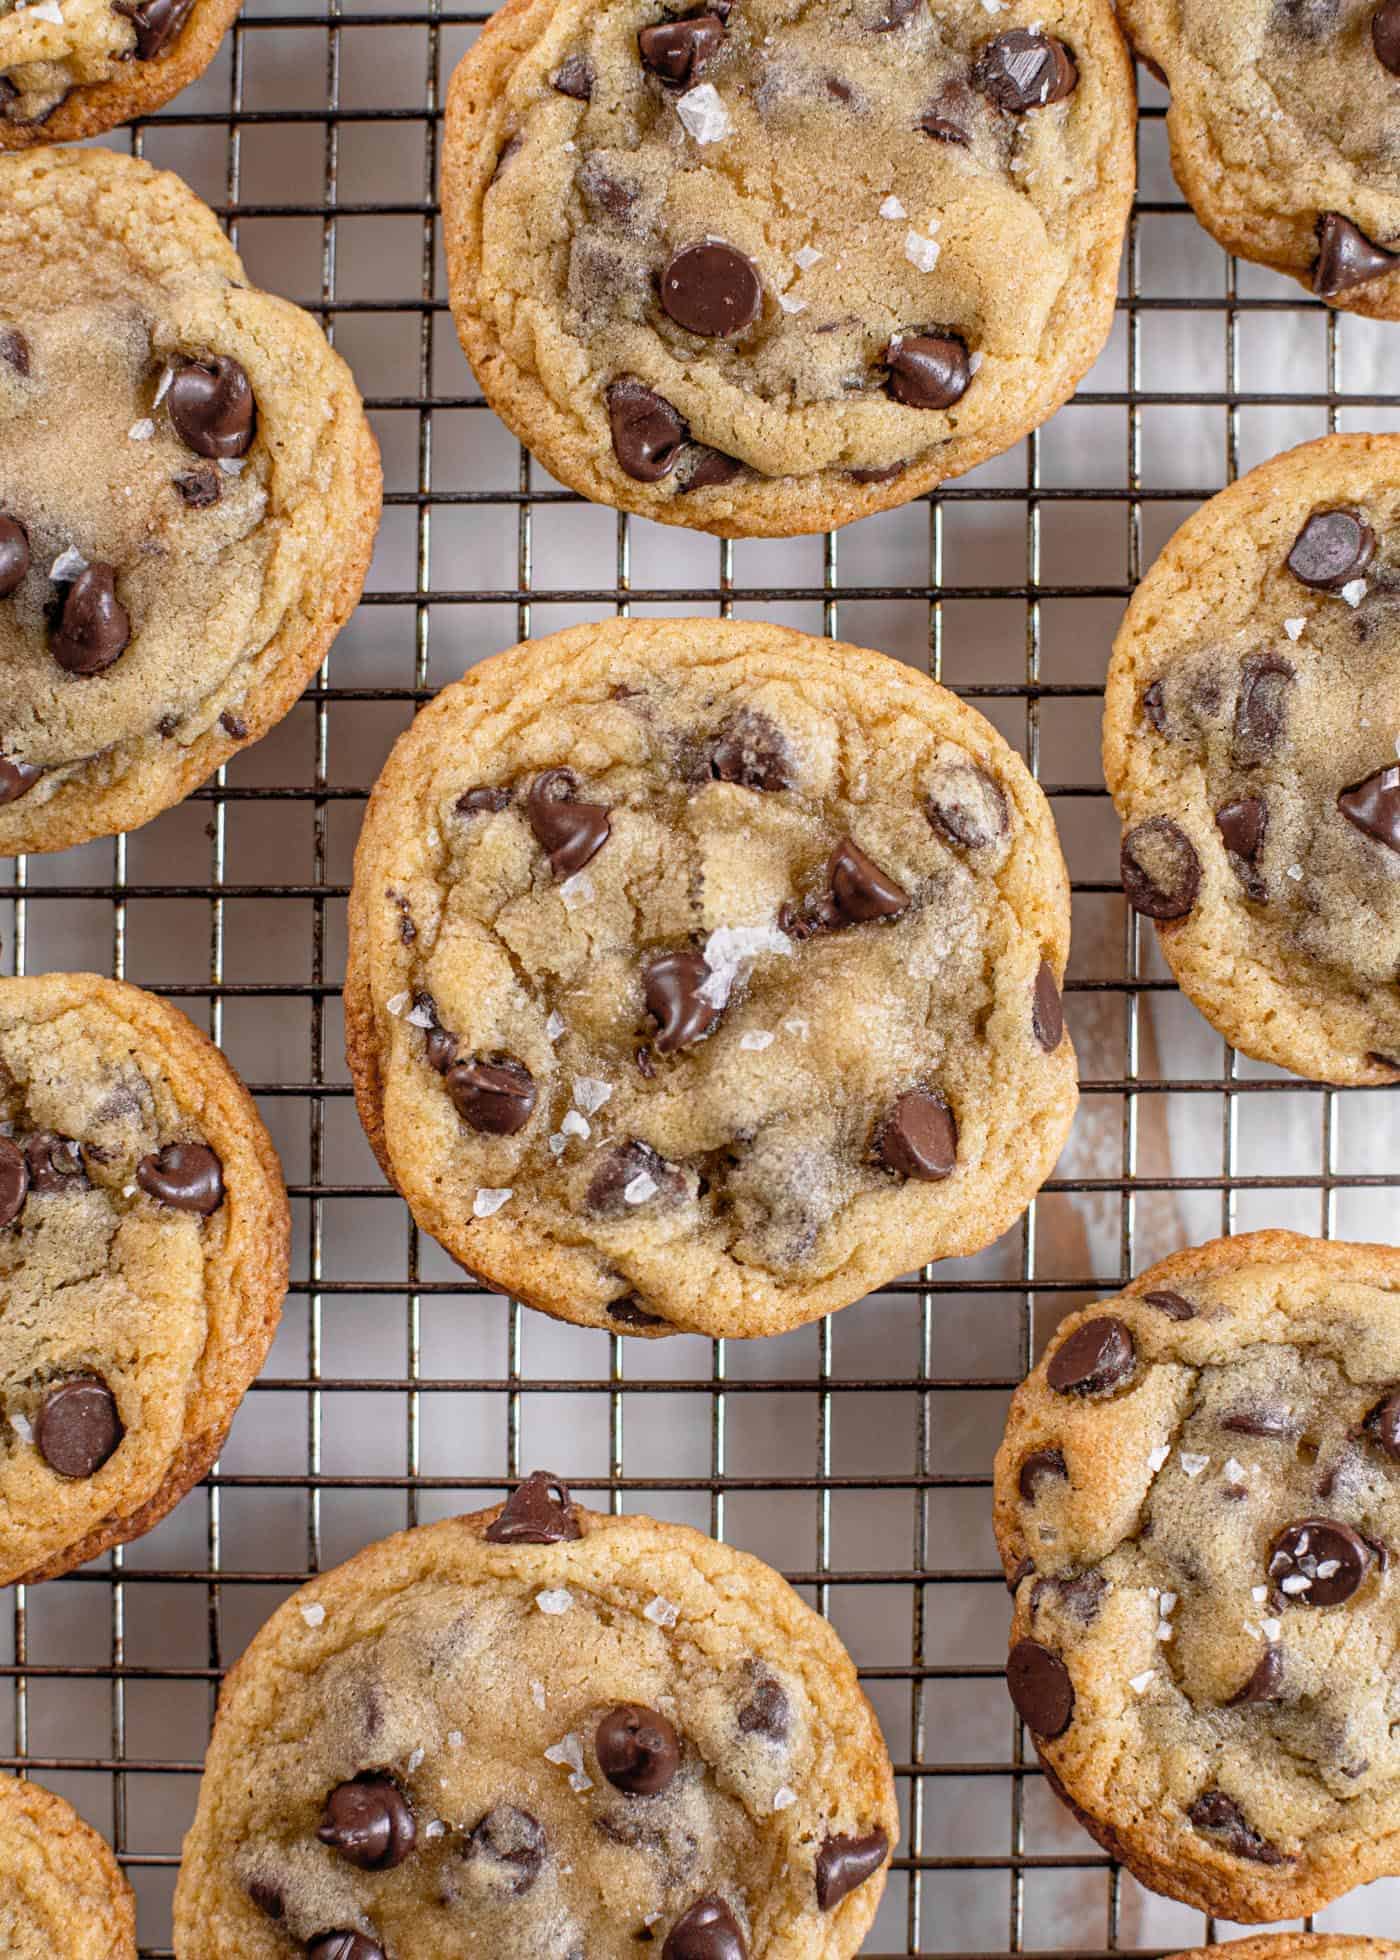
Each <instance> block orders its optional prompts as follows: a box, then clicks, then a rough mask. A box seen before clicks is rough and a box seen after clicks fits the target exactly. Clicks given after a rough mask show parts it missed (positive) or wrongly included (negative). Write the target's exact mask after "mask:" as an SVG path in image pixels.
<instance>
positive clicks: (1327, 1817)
mask: <svg viewBox="0 0 1400 1960" xmlns="http://www.w3.org/2000/svg"><path fill="white" fill-rule="evenodd" d="M996 1530H997V1541H998V1544H999V1545H1000V1548H1001V1555H1002V1560H1003V1562H1004V1564H1005V1567H1006V1572H1007V1575H1008V1582H1009V1584H1010V1585H1011V1587H1012V1590H1013V1593H1014V1596H1015V1618H1014V1623H1013V1626H1012V1632H1011V1651H1010V1655H1009V1658H1008V1661H1007V1685H1008V1687H1009V1688H1010V1690H1011V1698H1012V1700H1013V1702H1014V1703H1015V1705H1016V1709H1017V1712H1018V1713H1019V1714H1020V1716H1021V1718H1022V1720H1023V1721H1024V1722H1025V1724H1026V1726H1027V1728H1028V1729H1029V1730H1030V1731H1031V1733H1032V1735H1033V1736H1034V1737H1035V1742H1036V1747H1037V1748H1038V1750H1039V1751H1040V1755H1041V1760H1042V1762H1043V1764H1044V1766H1045V1772H1046V1775H1047V1777H1048V1778H1049V1779H1050V1781H1051V1783H1052V1785H1053V1787H1054V1788H1055V1790H1056V1792H1057V1793H1058V1794H1059V1795H1060V1796H1062V1797H1063V1798H1064V1800H1065V1802H1066V1803H1068V1804H1069V1806H1070V1808H1071V1809H1072V1810H1074V1811H1075V1812H1076V1814H1077V1815H1078V1816H1079V1818H1080V1820H1081V1822H1082V1823H1083V1824H1084V1825H1085V1827H1086V1829H1087V1830H1088V1831H1089V1832H1090V1833H1091V1834H1092V1835H1093V1836H1094V1837H1095V1838H1096V1839H1097V1840H1098V1841H1099V1843H1100V1844H1102V1845H1103V1846H1104V1847H1105V1848H1106V1849H1107V1850H1109V1851H1111V1852H1112V1853H1113V1855H1114V1856H1115V1857H1117V1858H1120V1859H1121V1860H1122V1862H1123V1863H1124V1864H1125V1865H1127V1867H1128V1868H1129V1870H1130V1871H1132V1872H1133V1873H1134V1874H1135V1876H1136V1877H1138V1878H1139V1879H1140V1880H1141V1881H1142V1882H1143V1884H1145V1885H1150V1886H1152V1887H1153V1888H1154V1889H1155V1890H1157V1891H1159V1892H1166V1893H1168V1894H1170V1895H1171V1897H1173V1898H1176V1899H1181V1900H1184V1901H1185V1902H1186V1903H1187V1904H1189V1905H1194V1906H1199V1907H1200V1908H1201V1909H1202V1910H1203V1911H1206V1912H1214V1913H1218V1914H1220V1915H1221V1916H1222V1917H1223V1918H1226V1919H1231V1920H1235V1921H1237V1922H1239V1923H1242V1924H1254V1923H1257V1922H1258V1921H1261V1920H1274V1919H1292V1918H1296V1917H1298V1916H1300V1915H1301V1914H1303V1913H1307V1912H1311V1911H1313V1910H1315V1909H1316V1908H1318V1907H1321V1906H1322V1905H1324V1904H1325V1903H1326V1902H1327V1901H1328V1900H1329V1899H1334V1898H1336V1897H1338V1896H1339V1895H1340V1894H1341V1893H1343V1892H1345V1891H1347V1890H1349V1889H1350V1888H1351V1887H1352V1886H1353V1885H1359V1884H1364V1883H1366V1881H1368V1880H1369V1879H1372V1878H1377V1877H1380V1876H1383V1875H1388V1874H1395V1873H1400V1722H1398V1721H1397V1710H1398V1709H1400V1700H1397V1697H1400V1686H1397V1678H1396V1666H1395V1657H1396V1653H1397V1648H1398V1647H1400V1594H1397V1586H1400V1574H1398V1573H1397V1567H1396V1564H1395V1552H1396V1548H1397V1547H1400V1250H1397V1249H1396V1248H1394V1247H1390V1246H1368V1245H1339V1244H1324V1243H1323V1242H1321V1241H1319V1240H1313V1239H1305V1238H1299V1237H1297V1236H1296V1235H1294V1234H1293V1233H1290V1232H1258V1233H1253V1234H1251V1235H1249V1236H1246V1237H1242V1238H1237V1239H1219V1240H1216V1241H1215V1242H1214V1243H1213V1244H1211V1245H1206V1246H1201V1247H1198V1248H1194V1249H1192V1250H1190V1251H1187V1252H1182V1253H1179V1254H1177V1255H1176V1256H1175V1257H1174V1258H1171V1259H1168V1260H1165V1261H1164V1262H1163V1263H1162V1264H1161V1265H1158V1266H1154V1267H1153V1268H1152V1269H1151V1271H1150V1272H1146V1273H1143V1274H1142V1275H1141V1276H1140V1277H1139V1278H1137V1279H1135V1280H1134V1281H1133V1282H1132V1284H1131V1285H1130V1286H1129V1287H1128V1288H1127V1289H1126V1290H1125V1291H1124V1292H1123V1293H1122V1294H1121V1295H1120V1296H1119V1297H1118V1298H1117V1299H1115V1300H1111V1301H1107V1302H1105V1303H1104V1304H1103V1305H1101V1306H1096V1307H1089V1308H1085V1309H1084V1310H1082V1311H1081V1312H1078V1313H1074V1314H1071V1315H1070V1316H1069V1318H1068V1319H1067V1320H1065V1321H1064V1322H1063V1323H1062V1324H1061V1326H1060V1327H1059V1328H1058V1329H1057V1331H1056V1333H1055V1335H1054V1337H1053V1339H1052V1341H1051V1344H1050V1349H1049V1352H1048V1353H1047V1354H1046V1355H1045V1356H1044V1357H1043V1359H1042V1360H1041V1362H1040V1365H1039V1366H1038V1367H1037V1368H1036V1370H1035V1372H1034V1373H1033V1374H1032V1375H1031V1377H1030V1378H1029V1380H1028V1381H1027V1382H1025V1383H1024V1384H1023V1385H1022V1387H1021V1388H1020V1389H1018V1390H1017V1393H1016V1395H1015V1397H1014V1398H1013V1401H1012V1405H1011V1412H1010V1416H1009V1419H1008V1422H1007V1428H1006V1437H1005V1440H1004V1442H1003V1443H1002V1446H1001V1449H1000V1451H999V1452H998V1455H997V1463H996Z"/></svg>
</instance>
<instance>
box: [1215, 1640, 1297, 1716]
mask: <svg viewBox="0 0 1400 1960" xmlns="http://www.w3.org/2000/svg"><path fill="white" fill-rule="evenodd" d="M1282 1699H1283V1649H1282V1648H1281V1647H1266V1648H1265V1649H1264V1651H1263V1653H1262V1654H1261V1655H1260V1656H1259V1659H1258V1661H1257V1662H1256V1663H1255V1666H1254V1671H1253V1673H1252V1674H1251V1675H1250V1677H1249V1679H1248V1680H1247V1681H1246V1682H1245V1684H1244V1686H1243V1687H1242V1688H1241V1689H1239V1691H1238V1692H1237V1693H1236V1694H1233V1695H1231V1697H1230V1699H1229V1700H1228V1701H1227V1702H1226V1704H1225V1706H1226V1707H1227V1708H1244V1707H1246V1706H1247V1705H1248V1704H1249V1703H1250V1702H1254V1701H1282Z"/></svg>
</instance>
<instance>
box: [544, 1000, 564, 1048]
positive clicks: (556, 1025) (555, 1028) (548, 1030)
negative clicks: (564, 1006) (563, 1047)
mask: <svg viewBox="0 0 1400 1960" xmlns="http://www.w3.org/2000/svg"><path fill="white" fill-rule="evenodd" d="M564 1028H565V1021H564V1016H563V1015H562V1014H561V1013H560V1012H559V1009H558V1008H557V1007H556V1008H555V1009H554V1010H553V1011H552V1012H551V1014H550V1017H549V1019H548V1020H547V1021H546V1022H545V1024H544V1031H545V1034H546V1035H547V1036H548V1038H549V1039H550V1040H551V1041H557V1040H558V1039H559V1037H560V1035H561V1034H563V1032H564Z"/></svg>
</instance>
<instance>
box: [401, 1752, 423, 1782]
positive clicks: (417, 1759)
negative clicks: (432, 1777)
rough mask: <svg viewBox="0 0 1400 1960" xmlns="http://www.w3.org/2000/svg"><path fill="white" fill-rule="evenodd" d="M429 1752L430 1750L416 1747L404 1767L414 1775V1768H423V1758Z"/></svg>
mask: <svg viewBox="0 0 1400 1960" xmlns="http://www.w3.org/2000/svg"><path fill="white" fill-rule="evenodd" d="M427 1753H428V1752H427V1750H426V1749H415V1750H414V1751H413V1754H412V1755H411V1756H410V1757H409V1759H408V1761H407V1762H406V1763H405V1764H404V1768H405V1769H406V1770H407V1772H408V1774H409V1775H410V1776H412V1774H413V1772H414V1770H416V1769H421V1768H422V1766H423V1758H424V1757H425V1756H426V1755H427Z"/></svg>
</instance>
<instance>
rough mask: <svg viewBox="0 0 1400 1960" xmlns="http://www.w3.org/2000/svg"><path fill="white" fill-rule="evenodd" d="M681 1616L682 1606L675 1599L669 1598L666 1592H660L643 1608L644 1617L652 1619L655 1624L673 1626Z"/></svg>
mask: <svg viewBox="0 0 1400 1960" xmlns="http://www.w3.org/2000/svg"><path fill="white" fill-rule="evenodd" d="M680 1616H681V1609H680V1607H679V1606H677V1605H676V1603H675V1601H674V1600H673V1599H667V1598H666V1596H665V1594H664V1593H658V1594H657V1595H656V1597H655V1599H652V1600H648V1602H647V1604H646V1605H645V1606H644V1607H643V1608H642V1618H643V1619H645V1620H650V1621H651V1623H652V1625H653V1626H658V1627H673V1626H674V1625H675V1624H676V1621H677V1620H678V1619H679V1618H680Z"/></svg>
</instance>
